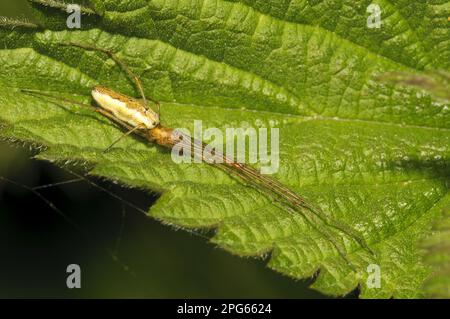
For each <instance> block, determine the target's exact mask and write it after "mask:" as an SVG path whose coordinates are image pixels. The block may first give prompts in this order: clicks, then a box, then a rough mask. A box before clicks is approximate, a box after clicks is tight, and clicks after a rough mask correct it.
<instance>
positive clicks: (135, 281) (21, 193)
mask: <svg viewBox="0 0 450 319" xmlns="http://www.w3.org/2000/svg"><path fill="white" fill-rule="evenodd" d="M30 14H31V10H30V9H29V7H28V4H27V2H26V0H0V16H10V17H27V18H30V17H31V15H30ZM0 109H1V105H0ZM33 155H35V153H33V152H32V151H29V150H28V148H24V147H23V146H22V145H16V146H11V145H8V144H6V143H3V142H0V297H2V298H11V297H19V298H22V297H60V298H61V297H62V298H67V297H68V298H70V297H82V298H93V297H97V298H98V297H112V298H120V297H126V298H132V297H135V298H317V297H323V296H322V295H320V294H319V293H317V292H315V291H314V290H311V289H309V288H307V286H308V285H309V284H310V283H311V280H308V281H294V280H292V279H290V278H287V277H285V276H282V275H280V274H278V273H275V272H273V271H271V270H270V269H268V268H266V267H265V263H266V261H265V260H258V259H252V258H239V257H237V256H232V255H231V254H229V253H227V252H225V251H223V250H221V249H220V248H218V247H215V246H213V245H212V244H209V243H207V241H206V239H204V238H202V237H199V236H196V235H195V234H190V233H188V232H185V231H175V230H174V229H173V228H170V227H168V226H163V225H161V224H160V223H159V222H157V221H155V220H152V219H150V218H148V217H146V216H144V215H143V214H142V213H140V212H138V211H136V210H133V209H131V208H129V207H126V206H124V205H123V203H122V202H120V201H118V200H115V199H113V198H112V197H111V196H109V195H107V194H105V193H104V192H101V191H98V190H97V189H96V188H95V187H92V186H90V185H89V184H88V183H87V182H85V181H83V182H78V183H73V184H67V185H62V186H58V187H51V188H47V189H43V190H40V192H41V193H42V194H43V196H44V197H45V199H47V200H49V201H51V202H52V203H54V204H55V205H56V207H58V209H59V210H60V211H61V213H62V215H61V214H59V213H58V212H57V211H55V210H54V209H51V208H50V206H49V205H48V204H46V203H45V202H44V200H42V199H40V198H39V197H38V196H36V194H34V193H33V192H32V191H30V190H29V189H26V188H25V187H24V185H26V186H30V187H36V186H40V185H46V184H49V183H57V182H61V181H65V180H70V179H72V178H73V176H71V175H70V174H69V173H67V172H66V171H64V170H62V169H60V168H57V167H55V166H53V165H51V164H49V163H45V162H42V161H37V160H33V159H32V156H33ZM2 178H3V180H2ZM4 178H7V179H9V180H12V181H14V182H16V183H19V184H20V185H19V186H18V185H14V184H13V183H11V182H6V181H5V180H4ZM95 182H96V183H100V181H98V180H95ZM100 184H101V185H102V186H103V187H105V188H107V189H108V190H111V191H113V192H114V193H116V194H118V195H119V196H121V197H123V198H126V199H127V200H128V201H130V202H133V203H134V204H136V205H138V206H139V207H141V208H142V209H144V210H147V208H148V207H149V206H150V205H151V203H152V202H153V201H154V200H155V198H154V197H152V196H151V195H149V194H146V193H144V192H138V191H130V190H126V189H122V188H120V187H118V186H116V185H113V184H109V183H105V182H102V183H100ZM67 219H70V220H71V221H68V220H67ZM72 222H73V223H75V225H73V224H72ZM72 263H75V264H78V265H80V267H81V272H82V282H81V285H82V288H81V289H72V290H70V289H68V288H67V287H66V276H67V273H66V267H67V266H68V265H69V264H72Z"/></svg>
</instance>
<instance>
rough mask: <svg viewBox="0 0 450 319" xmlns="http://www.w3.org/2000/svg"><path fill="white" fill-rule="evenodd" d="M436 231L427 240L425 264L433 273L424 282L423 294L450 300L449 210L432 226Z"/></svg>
mask: <svg viewBox="0 0 450 319" xmlns="http://www.w3.org/2000/svg"><path fill="white" fill-rule="evenodd" d="M434 230H435V231H436V232H435V233H434V234H433V235H432V236H430V237H429V238H427V239H426V240H425V241H424V243H423V246H424V247H425V248H426V251H427V253H426V258H425V262H426V263H428V264H429V265H431V266H432V267H433V269H434V272H433V273H432V274H431V275H430V277H429V278H428V279H427V280H426V282H425V285H424V286H425V287H424V289H425V292H426V293H427V296H429V297H431V298H446V299H448V298H450V208H449V207H447V208H446V209H444V211H443V216H442V218H440V219H438V220H437V222H436V223H435V225H434Z"/></svg>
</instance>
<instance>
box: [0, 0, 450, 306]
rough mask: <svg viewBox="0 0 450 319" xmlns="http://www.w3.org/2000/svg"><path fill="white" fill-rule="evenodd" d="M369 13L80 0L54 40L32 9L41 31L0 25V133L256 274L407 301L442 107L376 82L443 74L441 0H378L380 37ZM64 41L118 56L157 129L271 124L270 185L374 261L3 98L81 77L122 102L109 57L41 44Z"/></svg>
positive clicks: (67, 112) (161, 156) (59, 22)
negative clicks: (205, 234)
mask: <svg viewBox="0 0 450 319" xmlns="http://www.w3.org/2000/svg"><path fill="white" fill-rule="evenodd" d="M40 2H46V1H40ZM48 3H49V4H50V2H48ZM370 3H371V2H370V1H358V2H357V3H355V2H354V1H351V0H348V1H337V0H335V1H326V2H325V1H304V0H303V1H302V0H297V1H295V0H294V1H285V0H273V1H270V2H269V1H262V0H261V1H258V0H254V1H250V0H248V1H247V0H243V1H237V0H236V1H225V0H219V1H209V0H164V1H163V0H153V1H144V0H140V1H125V0H122V1H120V0H108V1H91V3H90V7H91V9H94V10H95V11H96V12H97V13H98V16H92V15H86V16H83V18H85V20H82V23H83V21H85V22H86V24H85V25H83V29H82V30H78V31H74V30H65V21H66V14H65V13H64V11H61V10H60V9H57V8H56V9H54V8H51V7H42V6H41V5H39V4H38V5H35V6H36V8H38V9H39V11H40V14H39V16H40V17H41V19H42V20H41V21H40V24H41V25H43V26H45V27H46V28H47V29H49V30H45V31H36V30H32V29H27V28H23V27H20V26H18V28H16V29H14V30H10V29H8V28H5V29H4V30H3V31H0V40H1V42H2V43H1V44H2V46H1V48H2V49H1V50H0V66H1V67H0V71H1V72H0V107H1V112H0V120H1V121H2V122H3V123H4V128H3V129H2V130H1V133H0V134H1V135H2V136H3V137H4V138H6V139H10V140H20V141H26V142H29V143H32V144H33V145H36V146H41V147H43V151H42V152H41V153H40V154H39V155H38V158H40V159H45V160H49V161H54V162H56V163H57V164H58V165H64V164H65V163H68V162H75V163H79V164H80V165H85V167H86V169H87V170H89V171H90V173H91V174H94V175H99V176H102V177H106V178H108V179H111V180H115V181H118V182H120V183H125V184H127V185H130V186H133V187H140V188H144V189H149V190H156V191H159V192H161V194H162V195H161V197H160V199H159V200H158V201H157V203H156V204H155V205H154V206H153V207H151V208H150V210H149V216H152V217H154V218H157V219H159V220H161V221H162V222H163V223H167V224H171V225H176V226H182V227H190V228H217V232H216V234H215V236H214V237H213V238H212V241H213V242H214V243H216V244H217V245H218V246H219V247H222V248H223V249H226V250H228V251H230V252H231V253H233V254H237V255H240V256H266V255H267V254H270V258H269V260H268V266H269V267H271V268H273V269H274V270H276V271H279V272H281V273H283V274H286V275H289V276H292V277H293V278H305V277H310V276H315V275H316V276H317V278H316V281H315V283H314V285H313V286H314V287H315V288H316V289H318V290H320V291H322V292H324V293H327V294H330V295H344V294H346V293H348V292H350V291H351V290H353V289H355V288H357V287H358V286H359V288H360V290H361V296H362V297H365V298H375V297H379V298H380V297H383V298H388V297H391V296H394V297H410V298H411V297H420V296H422V291H421V290H420V288H421V286H422V285H423V282H424V280H425V278H426V277H427V276H428V275H429V274H430V272H431V268H430V267H429V266H428V265H427V264H425V263H424V262H423V261H422V260H421V254H420V253H421V251H420V249H418V248H417V245H416V242H417V241H418V240H420V239H422V238H424V237H427V236H428V235H429V234H430V233H431V230H430V228H431V225H432V224H433V221H434V220H435V218H436V217H437V216H439V214H440V210H441V209H442V207H444V206H445V205H448V204H449V202H450V194H449V192H448V190H449V176H450V162H449V157H450V147H449V145H450V112H449V105H448V102H445V101H439V100H436V99H435V98H433V97H432V96H431V95H429V94H428V93H426V92H423V91H421V90H419V89H416V88H411V87H403V86H398V85H395V84H391V83H384V82H380V81H379V80H378V78H377V77H378V76H379V75H380V74H384V73H386V72H408V73H412V74H419V75H420V74H425V73H426V72H428V71H429V70H433V69H443V70H447V71H448V69H449V61H450V59H449V57H450V50H449V41H450V40H449V39H450V37H449V35H450V34H449V28H448V27H447V13H448V9H449V3H448V2H446V1H438V0H434V1H429V2H423V1H403V0H402V1H400V0H397V1H389V2H384V1H383V2H382V1H379V2H378V4H379V5H380V6H381V8H382V28H380V29H368V28H367V27H366V20H367V16H368V13H367V12H366V9H367V6H368V5H369V4H370ZM42 17H43V18H42ZM50 29H51V30H50ZM58 30H59V31H58ZM71 41H72V42H78V43H84V44H91V45H96V46H98V47H101V48H105V49H108V50H111V51H113V52H116V53H117V55H118V56H119V57H121V58H122V59H124V60H125V61H126V63H127V64H128V65H129V66H130V67H131V68H132V70H133V71H135V72H136V73H137V74H139V76H140V77H141V79H142V81H143V84H144V86H145V93H146V94H147V95H148V96H152V97H154V98H156V99H158V100H160V101H162V119H163V124H164V125H165V126H168V127H185V128H189V129H191V130H192V128H193V121H194V120H196V119H201V120H202V121H203V126H204V127H205V128H206V127H217V128H219V129H225V128H227V127H240V126H252V127H258V126H265V127H270V126H271V125H273V126H276V127H279V129H280V160H281V162H280V170H279V172H278V173H277V174H276V175H275V178H277V179H278V180H280V181H281V182H283V183H284V184H286V185H288V186H289V187H291V188H292V189H293V190H295V191H296V192H297V193H298V194H300V195H302V196H304V197H305V198H307V199H308V200H309V201H310V202H312V203H314V204H316V205H318V206H320V207H321V209H322V210H323V211H324V212H326V213H327V214H328V215H329V216H331V217H332V218H333V219H335V220H339V221H340V222H342V223H345V224H346V225H348V226H349V227H352V228H353V229H355V230H357V231H359V232H360V233H361V234H362V236H363V237H364V239H365V241H366V242H367V243H368V245H369V246H370V248H371V249H372V250H373V251H374V253H375V255H371V254H370V253H368V252H367V251H365V250H364V249H362V248H361V247H360V245H358V243H357V242H356V241H355V240H353V239H352V238H350V237H348V236H346V235H344V234H342V233H341V232H338V231H336V230H329V231H330V232H331V234H332V236H333V239H334V240H335V241H336V242H338V243H339V244H340V245H341V246H342V247H344V248H345V249H344V252H345V257H346V259H347V260H349V261H351V264H352V265H353V267H351V266H350V265H349V263H348V262H347V261H346V260H345V259H343V258H342V257H341V256H340V254H339V252H338V251H337V250H336V248H335V247H334V246H333V245H332V243H331V242H330V240H329V239H328V238H324V236H323V235H322V233H321V232H319V231H318V229H319V230H320V229H321V228H324V226H323V225H318V224H317V225H315V224H313V225H312V224H311V223H308V222H307V221H306V220H305V219H304V218H303V217H302V216H301V215H300V214H298V215H293V214H291V213H289V212H288V211H286V210H285V209H283V207H282V206H279V205H276V204H275V203H273V200H271V199H270V198H268V197H266V196H265V195H262V194H261V193H260V192H258V191H257V190H255V189H253V188H250V187H248V186H246V185H244V184H242V183H240V182H239V181H237V180H235V179H233V178H231V177H230V176H228V175H226V174H225V173H224V172H222V171H221V170H218V169H216V168H214V167H212V166H209V165H206V164H190V165H189V164H175V163H174V162H173V161H172V160H171V157H170V153H169V152H168V151H165V150H163V149H161V148H159V147H156V146H154V145H147V144H146V143H143V142H142V141H141V140H138V139H134V138H127V139H125V140H123V141H121V142H120V143H119V144H118V145H116V146H115V147H114V148H113V150H112V151H110V152H108V153H102V150H104V149H105V148H106V147H108V146H109V145H110V144H111V143H112V142H113V141H115V140H116V139H117V138H118V137H119V136H120V135H121V134H122V131H121V130H120V129H118V128H117V127H115V126H114V125H112V124H111V123H110V122H109V121H108V120H107V119H105V118H103V117H101V116H100V115H98V114H93V113H92V112H91V111H90V110H88V109H83V108H81V107H79V106H77V105H73V104H68V103H63V102H60V103H54V102H50V101H49V100H46V99H43V98H42V99H40V98H37V97H31V96H29V95H25V94H22V93H20V90H19V89H20V88H28V89H37V90H43V91H50V92H53V94H55V95H57V96H61V97H66V98H70V99H75V100H78V101H82V102H85V103H90V101H91V98H90V90H91V88H92V86H94V85H96V84H102V85H104V86H108V87H111V88H113V89H115V90H117V91H120V92H122V93H124V94H128V95H137V92H136V91H135V90H134V88H133V86H132V84H131V83H130V81H129V80H128V79H127V78H126V76H125V75H124V74H123V72H121V71H120V69H119V68H118V67H117V66H116V65H115V64H114V63H113V62H112V61H111V60H110V59H106V58H105V57H104V56H103V55H101V54H98V53H95V52H86V51H83V50H81V49H77V48H73V47H64V46H60V45H58V44H59V43H61V42H71ZM305 213H306V214H307V212H305ZM313 226H315V227H313ZM371 264H376V265H378V266H379V267H380V270H381V287H380V288H370V286H368V285H367V284H366V283H367V280H371V278H372V277H371V276H372V275H373V274H372V273H371V272H370V271H367V269H368V266H369V265H371ZM319 269H320V272H319V273H318V274H317V271H318V270H319Z"/></svg>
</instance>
